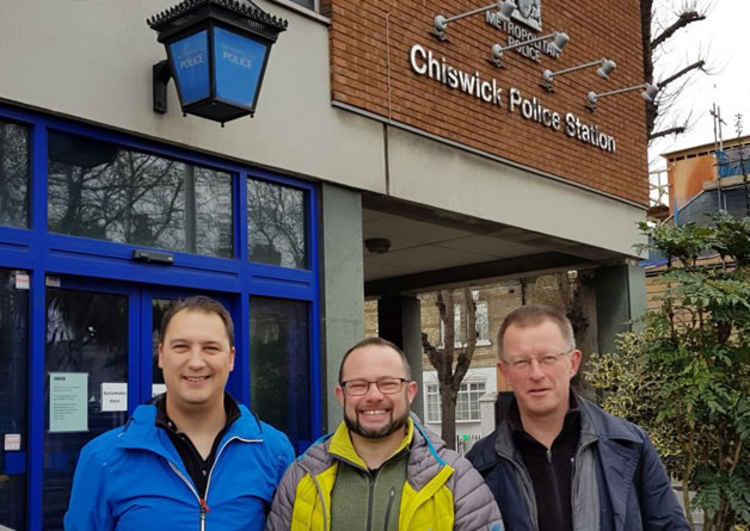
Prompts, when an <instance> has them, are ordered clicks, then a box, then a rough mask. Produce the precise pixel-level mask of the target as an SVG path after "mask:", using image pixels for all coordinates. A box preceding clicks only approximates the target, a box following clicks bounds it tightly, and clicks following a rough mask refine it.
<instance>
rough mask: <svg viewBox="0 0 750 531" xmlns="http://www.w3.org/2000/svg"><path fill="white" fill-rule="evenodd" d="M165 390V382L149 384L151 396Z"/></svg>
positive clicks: (160, 393)
mask: <svg viewBox="0 0 750 531" xmlns="http://www.w3.org/2000/svg"><path fill="white" fill-rule="evenodd" d="M166 392H167V384H161V383H156V384H151V396H152V397H154V396H156V395H162V394H164V393H166Z"/></svg>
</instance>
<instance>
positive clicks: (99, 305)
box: [0, 277, 231, 530]
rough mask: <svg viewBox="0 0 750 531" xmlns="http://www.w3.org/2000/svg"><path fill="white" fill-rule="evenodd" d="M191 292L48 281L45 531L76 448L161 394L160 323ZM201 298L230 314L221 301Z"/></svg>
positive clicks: (56, 514) (55, 515)
mask: <svg viewBox="0 0 750 531" xmlns="http://www.w3.org/2000/svg"><path fill="white" fill-rule="evenodd" d="M195 294H197V293H193V292H185V291H180V290H158V289H153V288H145V287H142V286H135V285H120V284H110V283H106V282H91V283H88V282H85V281H76V280H70V279H66V278H63V279H62V280H61V279H60V278H57V277H48V278H47V287H46V293H45V304H46V347H45V377H46V381H45V401H44V403H45V412H44V417H45V418H44V445H43V446H44V466H43V474H44V475H43V478H44V479H43V485H42V511H43V514H42V520H43V529H45V530H51V529H62V518H63V515H64V514H65V511H66V510H67V506H68V501H69V498H70V490H71V487H72V483H73V473H74V471H75V466H76V463H77V462H78V455H79V453H80V451H81V448H83V446H84V445H85V444H86V443H87V442H88V441H90V440H91V439H93V438H94V437H96V436H98V435H101V434H102V433H104V432H105V431H107V430H110V429H112V428H115V427H117V426H120V425H122V424H124V423H125V422H126V421H127V420H128V418H129V416H130V415H131V414H132V412H133V409H134V408H135V407H137V405H138V404H141V403H144V402H148V401H149V400H150V399H151V398H152V396H153V395H155V394H159V393H161V392H163V391H164V387H163V381H164V380H163V379H162V375H161V370H160V369H158V364H157V359H156V355H157V346H158V341H159V329H160V326H161V319H162V317H163V315H164V313H165V312H166V310H167V308H168V307H169V305H170V304H172V303H173V302H174V301H175V300H177V299H181V298H185V297H188V296H190V295H195ZM206 295H209V296H212V297H214V298H216V299H218V300H220V301H221V302H222V303H224V304H225V305H226V306H227V307H228V308H230V310H231V306H229V304H228V301H227V299H226V297H220V296H216V295H215V294H212V293H206ZM1 305H2V294H0V306H1ZM0 322H2V314H0ZM11 335H12V334H3V336H8V337H10V336H11ZM8 352H11V351H10V350H9V351H8ZM19 370H20V369H19ZM0 378H2V375H0ZM18 409H19V410H22V408H18ZM1 414H2V413H0V415H1ZM0 422H2V416H0ZM21 479H22V478H21ZM21 490H23V489H21ZM13 492H15V491H13ZM22 494H23V492H22ZM2 495H3V490H2V484H1V483H0V496H2ZM9 495H10V494H9ZM21 506H23V504H21ZM0 511H2V509H0ZM2 514H3V513H2V512H0V517H2ZM0 524H2V520H0ZM3 525H4V524H3ZM10 527H13V526H10ZM18 528H19V529H20V528H23V527H22V526H21V527H18ZM0 529H2V527H0Z"/></svg>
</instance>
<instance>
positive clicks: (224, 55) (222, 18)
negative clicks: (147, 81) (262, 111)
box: [147, 0, 287, 125]
mask: <svg viewBox="0 0 750 531" xmlns="http://www.w3.org/2000/svg"><path fill="white" fill-rule="evenodd" d="M147 22H148V24H149V26H150V27H151V28H152V29H154V30H155V31H157V32H158V37H157V40H158V41H159V42H161V43H163V44H164V46H165V47H166V50H167V57H168V59H167V60H166V61H161V62H159V63H157V64H155V65H154V67H153V74H154V111H156V112H159V113H165V112H166V110H167V93H166V86H167V82H168V81H169V78H170V77H173V78H174V80H175V84H176V86H177V94H178V96H179V98H180V105H181V107H182V112H183V113H185V114H193V115H196V116H201V117H203V118H207V119H209V120H214V121H217V122H220V123H221V124H222V125H223V124H224V123H225V122H228V121H230V120H234V119H236V118H241V117H243V116H247V115H250V116H253V115H254V114H255V108H256V105H257V102H258V95H259V94H260V89H261V86H262V84H263V77H264V74H265V71H266V66H267V64H268V56H269V53H270V51H271V46H272V45H273V43H274V42H276V39H277V37H278V34H279V33H281V32H282V31H284V30H285V29H286V27H287V22H286V21H285V20H282V19H279V18H277V17H274V16H273V15H270V14H269V13H267V12H265V11H263V10H262V9H260V8H259V7H258V6H256V5H255V4H254V3H253V2H252V1H251V0H242V1H237V0H185V1H184V2H182V3H180V4H178V5H177V6H175V7H172V8H170V9H168V10H166V11H164V12H162V13H159V14H157V15H155V16H153V17H151V18H150V19H149V20H148V21H147Z"/></svg>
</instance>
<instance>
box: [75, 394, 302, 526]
mask: <svg viewBox="0 0 750 531" xmlns="http://www.w3.org/2000/svg"><path fill="white" fill-rule="evenodd" d="M239 408H240V418H238V419H237V420H235V421H234V422H233V423H232V425H231V426H230V427H229V429H228V430H227V432H226V433H225V434H224V436H223V437H222V439H221V442H220V443H219V446H218V447H217V451H216V459H215V461H214V465H213V467H212V468H211V471H210V473H209V476H208V486H207V488H206V499H205V500H201V499H200V498H199V496H198V493H197V491H196V489H195V486H194V485H193V482H192V480H191V479H190V475H189V474H188V472H187V471H186V469H185V466H184V465H183V463H182V459H181V458H180V455H179V454H178V453H177V450H176V449H175V447H174V445H173V444H172V441H171V440H170V439H169V435H168V434H167V433H166V431H165V430H164V429H162V428H159V427H157V426H156V425H155V424H154V421H155V419H156V406H154V405H142V406H139V407H138V408H137V409H136V410H135V413H134V415H133V418H132V419H130V421H129V422H128V423H127V424H125V425H124V426H120V427H119V428H115V429H113V430H110V431H108V432H106V433H103V434H102V435H100V436H99V437H97V438H95V439H93V440H92V441H90V442H89V443H88V444H86V446H84V447H83V449H82V450H81V455H80V457H79V459H78V466H77V467H76V471H75V476H74V478H73V490H72V492H71V497H70V504H69V506H68V512H67V513H66V514H65V520H64V524H65V529H66V530H68V531H79V530H92V531H93V530H97V531H104V530H110V529H117V530H143V529H165V530H166V529H187V530H190V529H194V530H196V531H197V530H199V529H200V530H203V529H208V530H209V531H223V530H228V529H232V530H236V529H244V530H253V531H255V530H257V531H261V530H262V529H263V526H264V524H265V515H266V512H267V511H268V508H269V506H270V504H271V500H272V499H273V494H274V491H275V490H276V485H277V484H278V483H279V481H280V480H281V477H282V475H283V474H284V471H285V470H286V467H287V466H288V465H289V464H290V463H291V462H292V461H293V460H294V451H293V450H292V445H291V444H290V443H289V439H287V437H286V435H284V434H283V433H281V432H280V431H278V430H277V429H275V428H273V427H272V426H269V425H268V424H266V423H264V422H261V421H259V420H258V419H257V417H256V416H255V415H253V414H252V413H250V411H248V409H247V408H246V407H245V406H242V405H240V406H239Z"/></svg>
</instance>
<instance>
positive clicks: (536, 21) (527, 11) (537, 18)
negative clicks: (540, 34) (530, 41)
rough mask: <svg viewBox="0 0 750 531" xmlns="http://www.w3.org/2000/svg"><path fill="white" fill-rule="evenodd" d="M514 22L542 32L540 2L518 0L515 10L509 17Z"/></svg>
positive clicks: (539, 0) (540, 0)
mask: <svg viewBox="0 0 750 531" xmlns="http://www.w3.org/2000/svg"><path fill="white" fill-rule="evenodd" d="M511 16H512V17H513V18H514V19H515V20H518V21H519V22H522V23H523V24H526V25H527V26H529V27H531V28H534V29H535V30H537V31H541V30H542V0H518V4H517V7H516V10H515V11H514V12H513V14H512V15H511Z"/></svg>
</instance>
